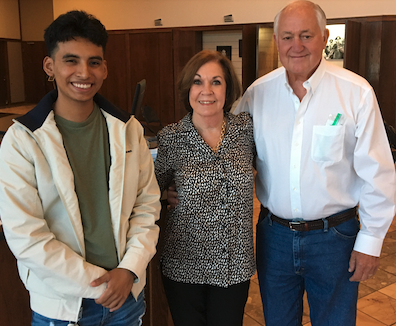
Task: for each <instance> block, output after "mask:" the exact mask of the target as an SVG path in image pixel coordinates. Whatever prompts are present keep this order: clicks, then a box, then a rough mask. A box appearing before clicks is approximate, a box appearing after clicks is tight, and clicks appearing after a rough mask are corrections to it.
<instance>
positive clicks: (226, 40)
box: [202, 31, 242, 82]
mask: <svg viewBox="0 0 396 326" xmlns="http://www.w3.org/2000/svg"><path fill="white" fill-rule="evenodd" d="M239 40H242V31H223V32H219V31H217V32H203V33H202V48H203V49H205V50H214V51H216V50H217V46H218V45H222V46H223V45H226V46H231V49H232V51H231V62H232V65H233V66H234V69H235V72H236V73H237V75H238V77H239V80H240V81H241V82H242V58H241V57H239Z"/></svg>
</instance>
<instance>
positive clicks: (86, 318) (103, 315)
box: [32, 291, 146, 326]
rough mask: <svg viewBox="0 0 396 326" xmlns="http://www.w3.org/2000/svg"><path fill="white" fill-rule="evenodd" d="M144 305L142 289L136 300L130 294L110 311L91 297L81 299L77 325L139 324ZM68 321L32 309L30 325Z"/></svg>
mask: <svg viewBox="0 0 396 326" xmlns="http://www.w3.org/2000/svg"><path fill="white" fill-rule="evenodd" d="M145 309H146V305H145V302H144V294H143V291H142V293H140V295H139V297H138V299H137V300H135V298H134V297H133V296H132V294H130V295H129V296H128V298H127V299H126V300H125V303H124V304H123V305H122V307H121V308H120V309H118V310H116V311H113V312H110V309H107V308H104V307H103V306H101V305H99V304H96V303H95V300H93V299H83V303H82V317H81V319H80V320H79V321H78V322H77V324H78V325H79V326H140V325H142V317H143V315H144V311H145ZM68 324H69V321H64V320H57V319H51V318H47V317H44V316H42V315H39V314H38V313H36V312H34V311H33V314H32V326H67V325H68Z"/></svg>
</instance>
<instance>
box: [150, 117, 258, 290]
mask: <svg viewBox="0 0 396 326" xmlns="http://www.w3.org/2000/svg"><path fill="white" fill-rule="evenodd" d="M191 117H192V115H191V113H189V114H187V115H186V116H185V117H184V118H183V119H182V120H180V121H179V122H178V123H174V124H171V125H169V126H167V127H165V128H163V129H162V130H161V132H160V133H159V135H158V155H157V159H156V162H155V173H156V176H157V180H158V183H159V185H160V188H161V190H162V191H163V190H165V189H166V188H167V187H168V185H169V184H170V182H171V181H172V180H175V183H176V189H177V191H178V198H179V204H178V206H177V207H176V208H175V209H171V210H170V211H169V212H168V216H167V223H166V229H165V235H164V236H165V238H164V243H165V245H164V249H163V252H162V255H161V261H162V272H163V274H164V275H165V276H166V277H168V278H170V279H172V280H174V281H177V282H183V283H193V284H207V285H216V286H221V287H228V286H230V285H233V284H237V283H241V282H244V281H247V280H249V279H250V278H251V276H252V275H253V274H254V272H255V260H254V250H253V225H252V224H253V223H252V217H253V169H252V163H253V158H254V155H255V145H254V139H253V124H252V120H251V118H250V116H249V114H247V113H246V112H242V113H240V114H239V115H237V116H235V115H233V114H231V113H227V114H226V117H227V120H228V125H227V131H226V134H225V137H224V140H223V142H222V145H221V146H220V148H219V150H218V152H217V153H215V152H214V151H213V150H212V149H211V148H210V147H209V145H208V144H207V143H206V142H205V141H204V140H203V138H202V137H201V136H200V135H199V134H198V132H197V130H196V129H195V127H194V125H193V123H192V121H191Z"/></svg>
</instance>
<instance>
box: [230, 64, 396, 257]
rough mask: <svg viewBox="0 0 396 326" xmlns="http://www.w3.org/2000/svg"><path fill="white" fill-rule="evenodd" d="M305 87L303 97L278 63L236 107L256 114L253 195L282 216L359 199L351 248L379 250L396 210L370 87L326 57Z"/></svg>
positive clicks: (318, 213)
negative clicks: (293, 88) (356, 224)
mask: <svg viewBox="0 0 396 326" xmlns="http://www.w3.org/2000/svg"><path fill="white" fill-rule="evenodd" d="M304 87H305V89H306V90H307V92H306V95H305V96H304V98H303V99H302V101H301V102H300V100H299V98H298V97H297V96H296V95H295V94H294V93H293V90H292V89H291V87H290V85H289V83H288V81H287V76H286V71H285V69H284V68H283V67H281V68H278V69H276V70H275V71H273V72H271V73H269V74H267V75H266V76H264V77H261V78H259V79H258V80H256V81H255V82H254V83H253V84H252V85H251V86H250V87H249V88H248V90H247V91H246V93H245V94H244V96H243V98H242V100H241V101H240V103H239V105H238V107H237V108H236V111H235V114H237V113H238V112H240V111H248V112H249V113H250V114H251V116H252V117H253V123H254V138H255V142H256V147H257V160H256V168H257V177H256V193H257V197H258V199H259V200H260V202H261V203H262V204H263V205H264V206H265V207H268V209H269V210H270V211H271V212H272V213H273V214H275V215H277V216H280V217H283V218H286V219H299V218H302V219H304V220H314V219H320V218H323V217H326V216H329V215H332V214H335V213H338V212H340V211H342V210H345V209H348V208H351V207H354V206H356V205H359V217H360V222H361V230H360V231H359V234H358V237H357V239H356V243H355V248H354V249H355V250H356V251H359V252H362V253H365V254H369V255H373V256H379V255H380V252H381V247H382V242H383V239H384V237H385V235H386V232H387V230H388V228H389V225H390V224H391V222H392V219H393V216H394V213H395V168H394V165H393V160H392V156H391V151H390V147H389V142H388V139H387V136H386V133H385V129H384V125H383V121H382V117H381V113H380V110H379V107H378V103H377V99H376V97H375V94H374V91H373V89H372V87H371V86H370V85H369V83H368V82H367V81H366V80H365V79H363V78H362V77H360V76H358V75H356V74H354V73H352V72H350V71H348V70H346V69H343V68H339V67H337V66H335V65H332V64H330V63H327V62H326V61H325V60H322V62H321V63H320V65H319V67H318V68H317V70H316V71H315V73H314V74H313V75H312V76H311V77H310V78H309V79H308V80H307V81H306V82H304ZM338 114H339V115H338ZM337 115H338V118H337ZM333 124H334V125H333Z"/></svg>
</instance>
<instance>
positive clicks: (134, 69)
mask: <svg viewBox="0 0 396 326" xmlns="http://www.w3.org/2000/svg"><path fill="white" fill-rule="evenodd" d="M129 47H130V57H129V60H130V62H131V71H130V74H131V84H132V89H133V92H134V90H135V87H136V84H137V83H138V82H139V81H140V80H142V79H146V90H145V93H144V98H143V102H142V106H144V105H149V106H151V107H152V108H153V109H154V110H156V112H157V113H159V111H160V107H161V101H160V91H159V76H160V64H159V58H158V56H159V55H160V51H159V46H158V36H157V34H156V33H134V34H130V35H129ZM136 117H137V118H138V119H139V120H142V115H141V112H136Z"/></svg>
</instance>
